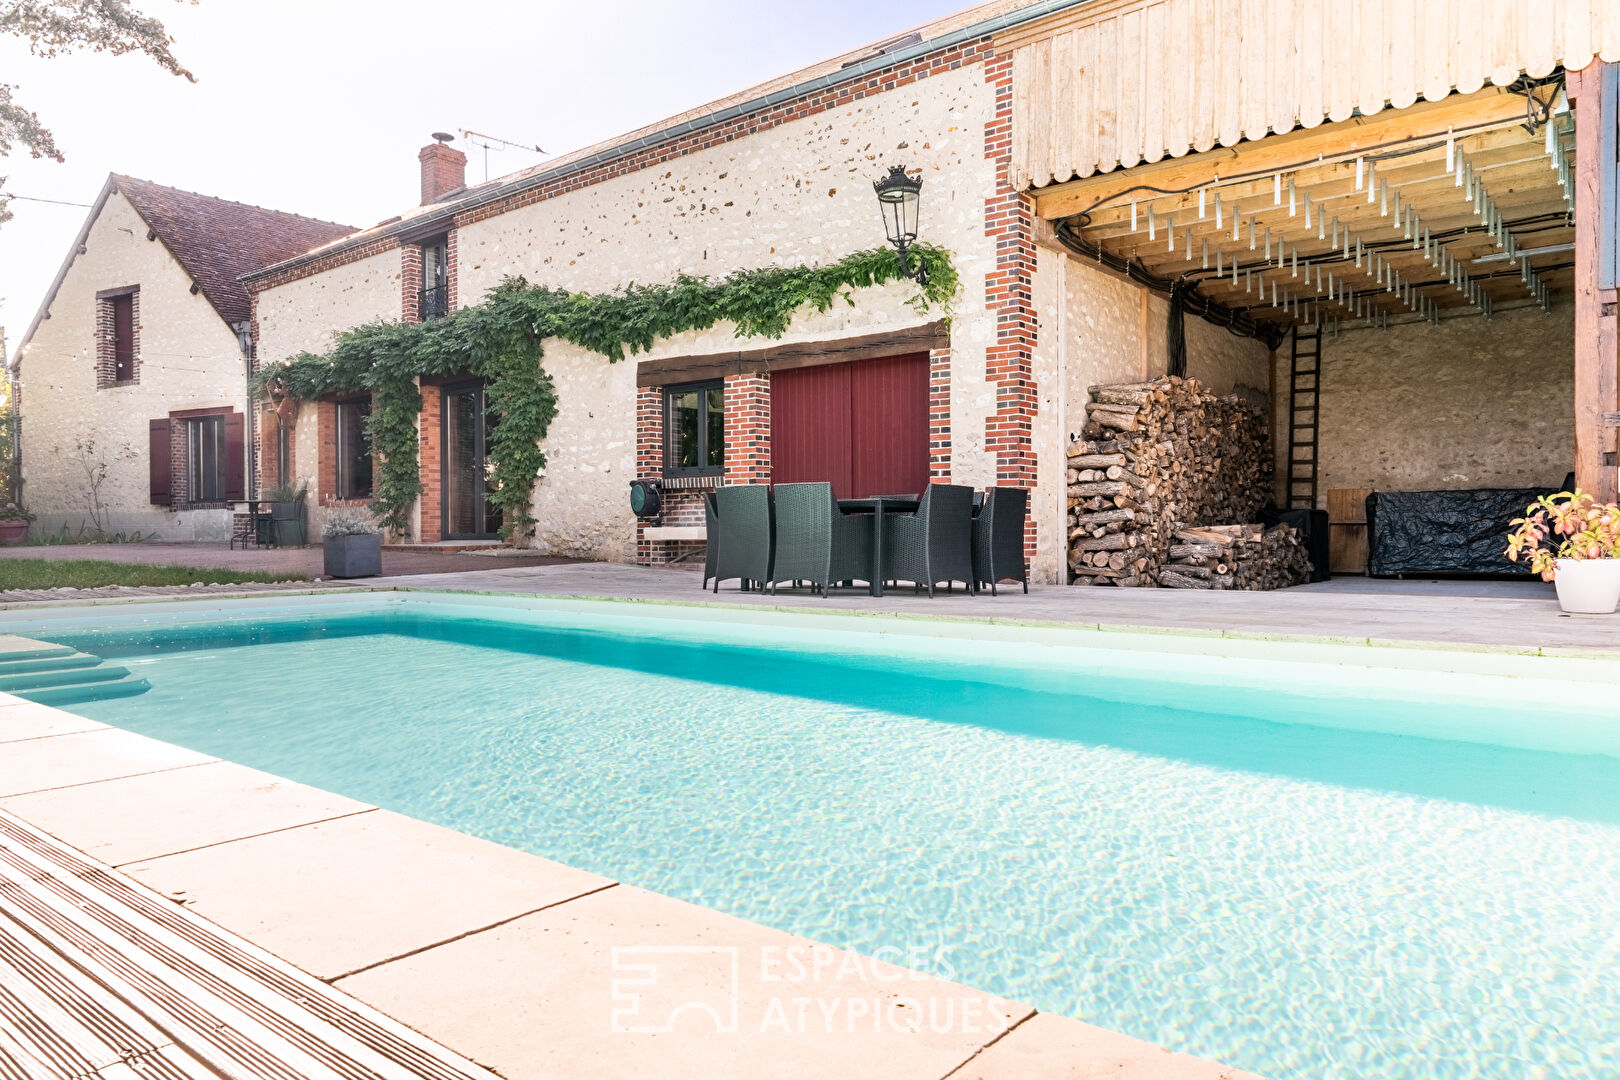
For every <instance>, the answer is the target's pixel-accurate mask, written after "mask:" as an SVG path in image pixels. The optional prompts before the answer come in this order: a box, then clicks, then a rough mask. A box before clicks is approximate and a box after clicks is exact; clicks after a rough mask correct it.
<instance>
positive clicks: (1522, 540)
mask: <svg viewBox="0 0 1620 1080" xmlns="http://www.w3.org/2000/svg"><path fill="white" fill-rule="evenodd" d="M1524 513H1525V516H1524V517H1522V518H1515V519H1514V520H1513V531H1512V532H1511V533H1509V534H1508V546H1507V557H1508V558H1509V559H1512V560H1513V561H1514V562H1518V561H1519V557H1520V556H1521V555H1528V556H1529V557H1530V569H1531V570H1533V571H1534V572H1536V573H1538V574H1540V575H1541V578H1542V580H1543V581H1551V582H1553V583H1554V584H1555V585H1556V586H1557V587H1558V606H1559V607H1561V608H1563V609H1564V610H1565V611H1567V612H1570V613H1571V614H1576V615H1611V614H1613V613H1614V611H1615V609H1616V608H1620V504H1617V503H1607V504H1604V503H1599V502H1598V501H1597V500H1596V499H1594V498H1593V497H1592V496H1591V495H1588V494H1587V493H1586V492H1584V491H1581V490H1579V489H1576V490H1575V491H1572V492H1571V491H1560V492H1559V493H1558V494H1556V495H1543V496H1542V497H1541V498H1539V499H1537V500H1536V501H1535V502H1533V503H1531V504H1530V505H1529V506H1528V507H1526V508H1525V512H1524ZM1548 544H1556V545H1557V546H1556V547H1548V546H1547V545H1548Z"/></svg>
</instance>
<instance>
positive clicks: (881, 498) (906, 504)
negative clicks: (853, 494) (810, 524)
mask: <svg viewBox="0 0 1620 1080" xmlns="http://www.w3.org/2000/svg"><path fill="white" fill-rule="evenodd" d="M921 505H922V502H921V501H920V500H919V499H918V498H917V497H916V496H915V495H871V496H868V497H867V498H864V499H839V500H838V509H840V510H842V511H843V512H844V513H846V514H851V513H853V514H871V515H872V581H871V583H870V585H869V586H868V588H867V592H869V593H871V594H872V595H873V596H882V595H883V518H884V516H885V515H886V514H915V513H916V512H917V509H918V507H920V506H921Z"/></svg>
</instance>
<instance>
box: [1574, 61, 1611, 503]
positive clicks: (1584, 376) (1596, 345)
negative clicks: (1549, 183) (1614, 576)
mask: <svg viewBox="0 0 1620 1080" xmlns="http://www.w3.org/2000/svg"><path fill="white" fill-rule="evenodd" d="M1616 70H1617V65H1615V64H1605V63H1592V64H1588V65H1587V66H1586V67H1584V68H1582V69H1581V70H1580V71H1572V72H1570V73H1569V76H1568V80H1567V82H1566V84H1565V85H1566V88H1567V90H1568V93H1569V100H1570V104H1571V105H1573V106H1574V108H1575V141H1576V162H1575V483H1576V484H1577V485H1578V486H1580V487H1581V488H1582V489H1583V490H1586V491H1589V492H1591V493H1592V494H1593V495H1594V496H1596V497H1597V499H1598V500H1599V501H1601V502H1613V501H1615V500H1616V499H1620V475H1617V472H1620V470H1617V468H1616V466H1617V465H1620V456H1617V454H1620V447H1617V445H1616V438H1617V436H1620V429H1617V428H1615V427H1614V426H1612V425H1611V424H1610V423H1609V419H1610V417H1611V416H1612V415H1614V414H1615V413H1616V412H1620V396H1617V395H1620V314H1617V311H1616V303H1617V297H1616V291H1615V290H1614V289H1601V288H1599V283H1600V277H1599V269H1600V261H1601V252H1600V246H1601V240H1602V213H1603V208H1602V192H1603V168H1604V163H1603V161H1602V160H1601V159H1602V154H1601V152H1600V147H1601V142H1602V135H1603V129H1604V125H1608V126H1609V127H1610V128H1613V127H1614V125H1615V123H1616V117H1615V116H1614V115H1613V113H1612V112H1610V111H1609V110H1611V109H1613V107H1614V103H1613V101H1612V100H1609V101H1606V100H1605V95H1604V93H1603V83H1604V80H1605V78H1611V79H1612V78H1615V77H1617V76H1616V75H1615V74H1614V72H1615V71H1616ZM1608 167H1609V168H1613V167H1614V161H1613V160H1612V159H1611V160H1610V161H1609V162H1608Z"/></svg>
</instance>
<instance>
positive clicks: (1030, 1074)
mask: <svg viewBox="0 0 1620 1080" xmlns="http://www.w3.org/2000/svg"><path fill="white" fill-rule="evenodd" d="M946 1080H1261V1078H1260V1077H1258V1076H1256V1075H1255V1074H1254V1073H1251V1072H1244V1071H1243V1070H1241V1069H1234V1068H1231V1067H1229V1066H1226V1065H1219V1064H1217V1063H1215V1062H1213V1061H1205V1060H1203V1059H1202V1058H1195V1057H1189V1056H1188V1055H1186V1054H1178V1053H1175V1052H1174V1051H1172V1050H1166V1049H1165V1048H1164V1047H1162V1046H1155V1045H1154V1044H1153V1043H1148V1042H1143V1041H1142V1040H1140V1039H1133V1038H1131V1037H1130V1036H1129V1035H1121V1034H1119V1033H1118V1032H1117V1031H1109V1030H1107V1029H1105V1028H1099V1027H1092V1026H1091V1025H1090V1024H1085V1023H1082V1022H1080V1021H1079V1020H1071V1019H1069V1018H1068V1017H1066V1016H1059V1015H1057V1014H1056V1013H1041V1014H1039V1015H1038V1016H1033V1017H1031V1018H1030V1019H1029V1021H1028V1022H1026V1023H1023V1024H1020V1025H1018V1027H1017V1028H1015V1029H1013V1030H1012V1031H1011V1032H1009V1033H1008V1034H1007V1036H1006V1037H1005V1038H1003V1039H1000V1040H998V1041H997V1042H996V1043H995V1044H994V1045H992V1046H991V1047H989V1048H988V1049H986V1050H985V1051H984V1053H982V1054H980V1055H979V1056H978V1057H976V1058H974V1059H973V1060H972V1061H970V1062H968V1063H967V1064H966V1065H963V1066H962V1067H961V1068H960V1069H957V1070H956V1071H955V1072H953V1073H951V1074H950V1076H948V1077H946Z"/></svg>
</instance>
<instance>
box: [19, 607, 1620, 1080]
mask: <svg viewBox="0 0 1620 1080" xmlns="http://www.w3.org/2000/svg"><path fill="white" fill-rule="evenodd" d="M621 610H622V609H621ZM33 632H34V633H35V634H36V636H40V637H45V638H47V639H48V640H53V641H60V642H62V643H64V644H71V645H75V646H77V647H79V648H81V649H84V650H86V651H89V652H95V653H98V654H100V655H102V656H109V657H112V656H116V657H122V658H123V662H124V663H126V664H127V665H128V666H129V667H130V668H131V670H132V671H135V672H137V673H138V674H140V675H142V676H144V677H145V678H147V679H148V680H150V682H151V683H152V686H153V689H152V691H151V692H150V693H148V694H145V695H143V696H141V697H138V698H130V699H125V700H119V701H108V702H100V703H94V704H89V705H83V706H77V707H75V709H74V711H76V712H80V713H82V714H84V715H87V716H90V717H93V718H95V719H98V720H103V721H106V722H109V723H113V724H117V725H120V726H122V727H126V728H130V729H133V730H136V731H140V732H144V733H147V734H150V735H153V736H156V737H159V738H163V739H168V740H171V741H173V742H177V743H180V744H182V745H185V746H189V747H193V748H196V749H198V750H201V751H205V752H207V753H211V754H216V755H218V756H220V757H224V758H228V759H230V760H233V761H238V762H242V763H244V764H247V765H252V766H255V767H257V768H261V769H265V770H268V771H270V772H273V773H278V774H280V775H283V776H287V777H291V778H293V779H296V780H300V781H303V782H305V783H309V784H314V785H317V786H319V787H323V788H327V789H330V790H333V791H337V792H341V793H343V794H346V795H350V796H353V797H355V798H358V799H363V800H366V801H369V802H373V803H376V804H378V805H381V806H385V807H388V808H390V809H393V810H397V811H400V812H402V813H406V814H410V815H413V816H416V817H420V818H424V819H426V820H429V821H434V822H437V823H440V824H443V825H447V826H450V827H452V828H456V829H460V830H463V831H465V832H469V833H473V834H476V835H479V836H483V837H487V838H489V839H491V840H496V841H499V842H502V843H505V844H509V845H512V846H514V847H518V848H521V849H524V850H527V851H531V852H534V853H536V854H539V855H543V856H546V857H548V858H552V859H557V860H559V861H562V862H566V863H570V864H572V865H575V866H580V867H584V868H586V869H590V870H594V871H597V872H599V873H602V874H606V875H610V876H612V877H615V878H617V879H619V880H622V881H626V882H631V883H634V884H637V885H641V886H644V887H647V888H650V889H654V890H657V891H660V892H664V893H668V894H671V895H674V896H678V897H681V898H684V899H688V900H692V901H695V902H697V903H701V904H704V905H707V906H710V907H713V908H717V909H720V910H723V911H727V912H730V913H732V914H735V915H739V916H742V917H745V918H749V919H754V920H757V921H759V922H762V923H766V924H768V925H771V926H775V927H779V928H782V929H784V930H788V931H792V932H795V933H800V934H806V935H809V936H812V937H815V938H819V939H821V940H824V941H828V942H831V943H833V944H837V945H841V946H848V947H852V948H855V949H859V950H863V951H866V952H873V951H876V950H879V949H890V948H894V949H900V950H902V951H903V953H904V954H905V955H908V956H909V955H923V956H926V955H931V954H932V950H935V949H936V948H942V949H943V954H942V955H943V957H944V959H945V962H946V963H948V966H949V970H947V971H943V972H942V973H943V974H947V975H949V976H950V977H952V978H954V979H956V980H958V981H960V982H963V983H966V984H968V985H972V986H977V987H981V988H984V989H987V990H991V991H994V992H996V993H999V994H1001V995H1003V996H1005V997H1008V998H1011V999H1015V1000H1020V1001H1027V1002H1030V1003H1031V1004H1034V1005H1036V1006H1037V1007H1039V1008H1041V1009H1044V1010H1050V1011H1058V1012H1064V1013H1068V1014H1071V1015H1075V1016H1079V1017H1082V1018H1084V1019H1086V1020H1088V1021H1090V1022H1092V1023H1096V1024H1100V1025H1103V1026H1105V1027H1109V1028H1114V1029H1117V1030H1121V1031H1125V1032H1128V1033H1130V1034H1132V1035H1136V1036H1139V1037H1141V1038H1145V1039H1149V1040H1152V1041H1154V1042H1158V1043H1162V1044H1164V1045H1167V1046H1170V1047H1173V1048H1175V1049H1179V1050H1185V1051H1187V1052H1190V1053H1194V1054H1198V1055H1202V1056H1206V1057H1212V1058H1216V1059H1219V1060H1222V1061H1225V1062H1228V1063H1230V1064H1233V1065H1237V1066H1241V1067H1244V1068H1248V1069H1252V1070H1254V1071H1256V1072H1259V1073H1261V1074H1263V1075H1266V1076H1269V1077H1272V1078H1274V1080H1295V1078H1298V1080H1306V1078H1309V1080H1322V1078H1330V1077H1331V1078H1349V1077H1356V1078H1369V1077H1376V1078H1390V1080H1452V1078H1456V1080H1461V1078H1465V1077H1466V1078H1495V1077H1501V1078H1513V1080H1521V1078H1526V1077H1547V1078H1574V1077H1613V1076H1616V1075H1620V977H1617V976H1616V970H1617V963H1620V919H1617V916H1620V757H1617V756H1615V755H1614V754H1613V752H1612V745H1611V744H1608V743H1605V742H1604V741H1603V740H1604V739H1605V738H1606V737H1607V736H1605V734H1604V729H1598V730H1594V731H1593V732H1591V733H1590V735H1591V737H1590V740H1589V741H1590V743H1591V745H1589V746H1584V747H1583V742H1582V740H1583V738H1585V736H1583V735H1582V734H1581V732H1582V729H1580V728H1579V727H1578V726H1575V727H1571V726H1569V725H1567V724H1564V725H1561V720H1560V717H1559V716H1558V714H1557V712H1556V710H1554V709H1550V708H1548V709H1537V710H1532V711H1530V712H1529V713H1526V711H1525V710H1524V709H1523V708H1522V707H1510V706H1506V705H1504V706H1503V707H1501V708H1497V709H1493V708H1492V707H1490V706H1482V705H1480V704H1479V702H1478V701H1473V702H1464V703H1458V702H1456V701H1450V700H1439V699H1429V698H1425V699H1413V700H1402V699H1400V698H1399V697H1398V696H1391V695H1389V694H1388V693H1384V694H1382V696H1377V695H1375V692H1374V690H1373V689H1372V687H1371V686H1370V685H1369V686H1368V687H1366V688H1364V689H1363V690H1362V691H1361V692H1356V691H1355V690H1354V689H1350V690H1347V689H1346V688H1345V686H1344V685H1340V686H1336V687H1332V688H1325V689H1322V690H1320V691H1319V692H1317V693H1316V694H1303V693H1301V694H1293V695H1289V694H1282V693H1272V694H1270V695H1262V694H1259V693H1257V692H1256V690H1255V689H1254V685H1255V684H1256V680H1257V678H1258V677H1257V676H1255V675H1254V673H1253V672H1248V671H1246V670H1245V668H1244V665H1243V664H1242V662H1238V661H1232V662H1230V663H1227V664H1224V665H1223V664H1216V665H1213V666H1210V665H1204V666H1202V667H1200V665H1199V664H1197V663H1195V662H1193V661H1187V660H1184V659H1178V658H1173V657H1171V658H1164V659H1162V660H1158V661H1157V662H1155V660H1156V658H1154V657H1152V656H1148V657H1145V658H1144V657H1136V658H1135V659H1134V660H1133V661H1132V662H1131V663H1124V662H1121V661H1119V660H1118V659H1117V658H1111V657H1109V656H1107V655H1104V654H1099V653H1097V652H1095V651H1092V652H1085V651H1082V650H1073V651H1072V654H1066V653H1065V652H1064V651H1063V650H1050V649H1047V650H1043V649H1039V648H1034V647H1025V646H1018V645H1007V646H1001V645H990V644H978V643H973V642H966V643H963V642H955V641H945V642H927V641H924V642H921V643H918V642H916V641H911V640H908V639H906V638H905V636H904V635H881V636H880V635H871V634H862V633H856V632H841V633H840V632H825V633H824V632H821V631H817V632H815V633H806V632H800V631H795V630H788V631H783V630H780V629H775V628H772V627H769V626H763V625H761V626H742V627H739V626H735V625H733V626H725V625H718V626H705V625H696V624H691V623H679V622H676V621H672V620H653V619H647V620H635V619H623V618H621V617H617V616H615V617H606V618H598V617H595V616H591V615H587V614H578V613H574V614H569V613H563V614H558V613H555V612H553V613H547V612H527V611H523V610H516V609H513V610H492V609H488V608H473V607H462V606H458V605H454V604H427V603H421V604H388V605H377V606H374V607H370V608H368V607H364V606H361V607H358V608H354V609H352V610H346V611H345V610H340V609H332V608H327V609H321V610H304V611H300V610H297V609H291V610H287V609H269V608H265V609H249V610H247V611H244V612H240V613H238V614H236V615H235V616H234V617H233V618H232V619H231V620H230V621H228V622H217V621H216V622H206V623H201V624H190V623H185V622H180V621H174V620H173V619H171V618H170V617H167V616H164V617H156V618H153V619H147V620H132V619H129V618H127V617H126V618H125V619H123V620H122V622H121V623H120V624H119V625H113V626H110V628H107V629H92V628H90V625H89V624H82V625H75V624H58V625H56V626H53V627H50V628H49V629H44V628H40V627H35V628H33ZM930 657H934V658H933V659H930ZM1116 669H1119V670H1127V671H1129V672H1131V673H1132V674H1131V677H1128V678H1111V677H1109V676H1107V675H1105V674H1103V673H1104V672H1106V671H1110V670H1116ZM1212 672H1213V674H1212ZM1266 675H1267V677H1268V678H1269V677H1274V674H1272V673H1266ZM1259 681H1260V682H1261V683H1263V682H1264V680H1263V679H1261V680H1259ZM1351 685H1352V686H1353V683H1352V684H1351ZM1301 721H1307V722H1305V723H1302V722H1301ZM1369 727H1370V728H1381V729H1383V730H1356V729H1358V728H1361V729H1365V728H1369ZM1405 730H1412V731H1423V732H1431V733H1433V732H1439V733H1444V734H1448V735H1457V736H1460V737H1455V738H1454V737H1447V738H1437V737H1419V736H1414V735H1402V734H1393V733H1391V732H1397V731H1405ZM1526 730H1528V731H1529V732H1530V734H1531V737H1530V738H1529V740H1528V741H1529V745H1527V746H1518V747H1506V746H1502V745H1498V744H1496V743H1495V742H1492V741H1489V740H1486V741H1463V738H1466V737H1467V736H1468V733H1469V732H1479V731H1487V732H1490V731H1496V732H1508V731H1526ZM1542 742H1544V743H1546V744H1547V745H1548V746H1549V748H1545V749H1535V748H1533V747H1534V746H1535V745H1537V744H1538V743H1542ZM1599 749H1601V750H1607V751H1609V752H1595V751H1596V750H1599Z"/></svg>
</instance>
